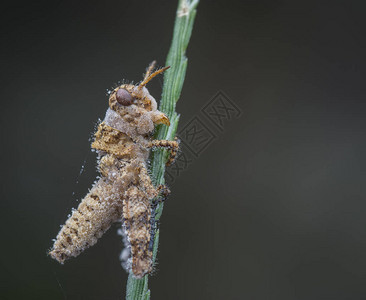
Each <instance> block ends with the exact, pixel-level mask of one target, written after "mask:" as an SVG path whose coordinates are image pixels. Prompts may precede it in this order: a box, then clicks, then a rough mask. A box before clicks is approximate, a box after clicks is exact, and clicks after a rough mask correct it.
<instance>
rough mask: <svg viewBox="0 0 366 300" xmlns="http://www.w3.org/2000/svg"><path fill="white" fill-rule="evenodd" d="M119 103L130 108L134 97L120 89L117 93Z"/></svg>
mask: <svg viewBox="0 0 366 300" xmlns="http://www.w3.org/2000/svg"><path fill="white" fill-rule="evenodd" d="M116 98H117V102H118V103H119V104H121V105H123V106H129V105H131V104H132V102H133V97H132V95H131V94H130V93H129V92H127V91H126V90H125V89H119V90H118V91H117V93H116Z"/></svg>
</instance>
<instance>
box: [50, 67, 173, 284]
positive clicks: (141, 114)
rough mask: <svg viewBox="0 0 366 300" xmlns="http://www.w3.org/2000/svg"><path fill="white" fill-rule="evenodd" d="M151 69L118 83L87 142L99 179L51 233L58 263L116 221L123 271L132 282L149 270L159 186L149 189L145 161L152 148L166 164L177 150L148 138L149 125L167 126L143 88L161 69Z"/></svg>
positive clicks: (89, 244)
mask: <svg viewBox="0 0 366 300" xmlns="http://www.w3.org/2000/svg"><path fill="white" fill-rule="evenodd" d="M152 68H153V65H151V66H150V67H149V69H148V71H147V74H146V75H145V78H144V81H143V82H142V83H141V84H140V85H139V86H134V85H128V84H125V85H121V86H119V87H118V88H116V89H115V90H114V91H113V92H112V94H111V95H110V97H109V109H108V110H107V112H106V116H105V119H104V121H103V122H102V123H101V124H100V125H99V126H98V130H97V132H96V133H95V140H94V141H93V143H92V148H94V149H95V150H96V151H97V152H98V155H99V163H98V170H99V172H100V175H101V177H100V179H99V180H98V181H97V182H95V183H94V185H93V187H92V189H91V190H90V191H89V193H88V194H87V195H86V196H85V198H84V199H83V200H82V202H81V203H80V205H79V207H78V208H77V209H76V210H74V211H73V212H72V214H71V216H70V217H69V219H68V220H67V221H66V223H65V225H64V226H63V227H62V228H61V230H60V232H59V234H58V235H57V238H56V241H55V243H54V246H53V248H52V250H51V252H50V255H51V256H52V257H53V258H54V259H56V260H58V261H59V262H60V263H63V262H64V261H65V260H66V259H68V258H70V257H74V256H77V255H79V254H80V253H81V252H82V251H84V250H85V249H87V248H88V247H90V246H92V245H94V244H95V243H96V242H97V240H98V238H100V237H101V236H102V235H103V234H104V232H105V231H107V230H108V228H109V227H110V226H111V224H112V223H114V222H118V221H122V222H123V229H124V234H125V236H126V239H125V240H126V241H127V243H128V245H127V246H128V248H129V249H130V255H129V257H130V259H129V261H128V262H127V264H126V265H127V267H128V269H129V270H131V271H132V273H133V275H134V276H135V277H137V278H141V277H143V276H144V275H145V274H147V273H149V272H151V270H152V246H151V245H152V242H153V236H152V235H153V232H152V231H153V230H152V228H153V227H154V224H152V222H153V219H154V216H152V215H151V214H152V204H151V200H152V199H153V198H155V197H157V196H158V194H159V191H160V189H161V187H158V188H155V187H154V186H153V184H152V182H151V178H150V176H149V174H148V171H147V170H148V168H147V159H148V156H149V152H150V149H151V148H152V147H164V148H166V149H169V150H170V151H171V158H170V160H169V162H170V161H172V160H174V157H175V155H176V152H177V149H178V143H177V142H176V141H157V140H153V139H152V132H153V130H154V124H166V125H169V119H168V118H167V117H166V116H165V114H163V113H162V112H160V111H158V110H157V104H156V101H155V99H154V98H153V97H152V96H151V95H150V94H149V92H148V90H147V89H146V88H145V87H144V85H146V83H147V82H148V81H149V80H151V78H153V77H154V76H155V75H157V74H159V73H161V72H162V70H165V69H160V70H158V71H156V72H154V73H153V74H150V73H151V71H152ZM169 162H168V163H169Z"/></svg>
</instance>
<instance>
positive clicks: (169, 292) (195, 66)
mask: <svg viewBox="0 0 366 300" xmlns="http://www.w3.org/2000/svg"><path fill="white" fill-rule="evenodd" d="M362 4H363V1H319V2H318V1H273V0H272V1H202V2H201V3H200V4H199V7H198V14H197V18H196V23H195V27H194V31H193V35H192V39H191V42H190V45H189V48H188V52H187V56H188V58H189V65H188V70H187V77H186V81H185V84H184V88H183V92H182V95H181V99H180V101H179V103H178V106H177V110H178V112H179V113H181V122H180V126H181V127H180V128H183V126H185V125H186V124H190V123H189V122H190V120H191V119H192V118H194V117H195V116H196V117H197V118H199V120H201V122H202V123H203V124H205V126H207V127H208V128H209V129H210V130H211V132H212V133H213V134H214V135H215V137H216V139H215V140H214V141H212V142H211V143H210V144H209V145H208V146H207V147H206V149H205V150H204V151H203V152H202V153H201V154H200V155H199V156H198V157H196V158H195V159H194V161H193V162H192V163H191V164H190V165H189V167H186V168H185V170H184V171H182V172H181V173H180V175H179V176H177V177H176V178H175V182H174V183H173V184H172V186H171V188H172V194H171V197H170V198H169V199H168V200H167V202H166V205H165V210H164V214H163V217H162V219H161V240H160V241H161V242H160V247H159V254H158V265H157V267H156V272H155V275H154V276H153V277H151V279H150V288H151V290H152V299H258V300H262V299H271V300H272V299H276V300H277V299H278V300H284V299H301V300H302V299H312V300H313V299H366V285H365V280H366V271H365V270H366V256H365V251H366V218H365V210H366V201H365V195H366V185H365V175H366V160H365V146H366V145H365V130H366V122H365V113H366V102H365V96H366V90H365V77H366V76H365V66H366V63H365V46H366V42H365V33H366V30H365V29H366V27H365V25H366V24H365V16H364V11H365V10H364V7H363V5H362ZM176 5H177V3H176V1H136V2H132V1H128V2H127V1H89V2H83V1H81V2H74V1H69V0H67V1H36V2H34V1H28V2H24V3H21V2H11V3H10V2H9V3H7V4H4V5H3V6H2V11H1V18H0V19H1V23H2V26H1V50H0V51H1V56H0V60H1V85H2V89H1V91H0V93H1V112H2V113H1V118H0V120H1V131H2V132H1V136H2V147H1V153H2V155H1V158H2V168H1V169H2V179H1V181H2V187H1V191H2V195H1V202H0V205H1V248H0V249H1V256H0V263H1V280H0V284H1V295H0V298H1V299H122V298H123V297H124V295H125V285H126V280H127V274H126V273H125V271H124V270H123V269H122V268H121V267H120V264H119V260H118V255H119V253H120V250H121V248H122V242H121V238H120V237H119V236H117V234H116V230H117V228H118V226H117V225H116V226H115V227H113V228H112V229H111V230H109V231H108V233H107V234H106V235H105V236H104V237H103V238H102V239H101V240H100V241H99V242H98V243H97V245H95V246H94V247H92V248H90V249H89V250H88V251H86V252H85V253H83V254H82V255H80V256H79V257H78V258H77V259H72V260H70V261H69V262H67V263H66V264H65V265H64V266H61V265H59V264H58V263H56V262H55V261H53V260H51V259H50V258H49V257H47V256H46V253H47V250H48V249H49V248H50V247H51V245H52V241H51V239H53V238H55V236H56V234H57V232H58V230H59V226H60V224H63V223H64V221H65V220H66V217H67V215H68V214H69V213H70V211H71V208H72V207H76V206H77V205H78V202H77V200H78V199H81V198H82V197H83V196H84V194H85V193H86V191H87V189H88V188H89V187H90V186H91V183H92V182H93V181H94V179H95V176H96V171H95V154H94V153H91V152H90V141H89V139H90V137H91V136H92V134H93V131H94V126H95V124H96V122H97V121H98V118H103V117H104V113H105V110H106V109H107V97H106V89H108V88H111V87H113V86H115V84H116V83H118V81H120V80H122V79H128V80H134V81H135V82H136V81H139V80H140V79H141V78H142V73H143V72H144V71H145V68H146V66H147V65H148V64H149V62H151V61H152V60H154V59H156V60H157V61H158V64H159V65H160V66H162V65H164V63H165V57H166V54H167V51H168V49H169V46H170V40H171V36H172V29H173V23H174V18H175V10H176ZM162 79H163V77H160V78H159V79H155V80H154V81H153V82H152V83H151V84H150V85H149V89H150V92H151V93H152V94H153V95H154V96H155V97H156V98H157V99H159V98H160V97H159V95H160V93H161V85H162ZM219 90H221V91H223V92H224V93H225V94H226V95H227V96H228V98H229V99H230V100H231V101H232V102H233V103H235V104H236V105H237V106H238V107H239V108H240V110H241V112H242V114H241V116H240V117H239V118H236V117H235V116H232V118H231V120H226V121H225V123H224V126H223V131H220V130H219V129H218V128H217V127H216V126H215V124H213V123H212V122H210V120H208V119H207V118H206V117H205V116H204V115H203V113H202V111H201V109H202V108H203V107H204V106H205V105H206V104H207V103H209V102H210V100H212V99H213V97H214V96H215V95H216V93H217V92H218V91H219ZM83 165H84V166H85V168H84V172H82V174H81V175H79V173H80V170H81V169H82V166H83Z"/></svg>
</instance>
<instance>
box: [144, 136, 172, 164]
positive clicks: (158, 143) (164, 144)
mask: <svg viewBox="0 0 366 300" xmlns="http://www.w3.org/2000/svg"><path fill="white" fill-rule="evenodd" d="M149 147H150V148H153V147H159V148H165V149H167V150H170V157H169V159H168V161H167V163H166V165H167V166H170V165H171V164H172V163H173V162H174V160H175V158H176V156H177V154H178V149H179V141H178V139H177V138H175V139H174V141H168V140H153V141H151V142H150V143H149Z"/></svg>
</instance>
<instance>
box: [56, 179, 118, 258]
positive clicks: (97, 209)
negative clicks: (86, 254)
mask: <svg viewBox="0 0 366 300" xmlns="http://www.w3.org/2000/svg"><path fill="white" fill-rule="evenodd" d="M111 190H112V187H111V186H110V185H108V184H107V183H106V181H105V180H104V179H100V180H99V181H98V182H97V183H96V184H95V185H94V186H93V188H92V189H91V191H90V192H89V193H88V194H87V195H86V196H85V198H84V199H83V200H82V202H81V203H80V205H79V207H78V208H77V209H76V210H74V211H73V212H72V214H71V216H70V217H69V219H68V220H67V221H66V223H65V225H64V226H63V227H62V228H61V230H60V232H59V233H58V235H57V237H56V241H55V243H54V245H53V248H52V250H51V252H50V255H51V257H52V258H54V259H56V260H57V261H58V262H60V263H63V262H64V261H65V260H66V259H68V258H70V257H75V256H78V255H79V254H80V253H81V252H83V251H84V250H85V249H87V248H89V247H90V246H92V245H94V244H95V243H96V242H97V240H98V239H99V238H100V237H101V236H102V235H103V234H104V233H105V232H106V231H107V230H108V229H109V227H110V226H111V224H112V223H113V222H115V221H116V220H117V219H118V216H120V213H121V212H118V207H117V205H116V201H108V200H106V199H108V198H109V197H111V194H110V193H108V194H109V195H106V193H107V191H109V192H110V191H111ZM108 196H109V197H108Z"/></svg>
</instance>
